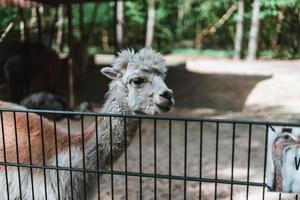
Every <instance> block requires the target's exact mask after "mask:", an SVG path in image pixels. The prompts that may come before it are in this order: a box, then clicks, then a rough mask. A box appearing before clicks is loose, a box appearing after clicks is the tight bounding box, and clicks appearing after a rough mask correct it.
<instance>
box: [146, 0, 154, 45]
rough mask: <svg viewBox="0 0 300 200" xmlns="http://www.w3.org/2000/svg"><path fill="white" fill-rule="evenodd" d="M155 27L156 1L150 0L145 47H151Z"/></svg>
mask: <svg viewBox="0 0 300 200" xmlns="http://www.w3.org/2000/svg"><path fill="white" fill-rule="evenodd" d="M154 27H155V0H149V4H148V18H147V29H146V41H145V46H146V47H151V46H152V43H153V36H154Z"/></svg>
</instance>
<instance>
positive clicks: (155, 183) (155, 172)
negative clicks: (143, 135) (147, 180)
mask: <svg viewBox="0 0 300 200" xmlns="http://www.w3.org/2000/svg"><path fill="white" fill-rule="evenodd" d="M156 126H157V125H156V119H154V199H156V198H157V194H156V193H157V180H156V175H157V169H156V167H157V163H156V161H157V158H156V153H157V152H156V145H157V144H156Z"/></svg>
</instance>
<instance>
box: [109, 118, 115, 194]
mask: <svg viewBox="0 0 300 200" xmlns="http://www.w3.org/2000/svg"><path fill="white" fill-rule="evenodd" d="M109 133H110V170H111V172H113V171H114V162H113V161H114V160H113V148H112V146H113V145H112V144H113V138H112V119H111V116H110V117H109ZM111 200H114V174H113V173H111Z"/></svg>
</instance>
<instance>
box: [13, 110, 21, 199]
mask: <svg viewBox="0 0 300 200" xmlns="http://www.w3.org/2000/svg"><path fill="white" fill-rule="evenodd" d="M13 117H14V128H15V142H16V156H17V164H18V165H19V164H20V159H19V143H18V131H17V122H16V112H15V111H14V112H13ZM17 169H18V181H19V192H20V199H22V183H21V175H20V167H19V166H18V167H17Z"/></svg>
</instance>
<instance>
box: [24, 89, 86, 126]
mask: <svg viewBox="0 0 300 200" xmlns="http://www.w3.org/2000/svg"><path fill="white" fill-rule="evenodd" d="M20 105H22V106H24V107H26V108H28V109H35V110H60V111H73V110H72V109H71V108H70V107H69V105H68V103H67V100H66V99H65V98H64V97H61V96H57V95H53V94H51V93H49V92H39V93H35V94H32V95H30V96H28V97H25V98H24V99H23V100H22V101H21V103H20ZM80 111H81V112H86V111H92V107H91V105H90V104H89V103H87V102H83V103H81V104H80ZM43 116H44V117H46V118H48V119H50V120H61V119H63V118H66V117H68V116H69V117H70V118H71V119H79V118H80V116H75V115H67V114H43Z"/></svg>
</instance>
